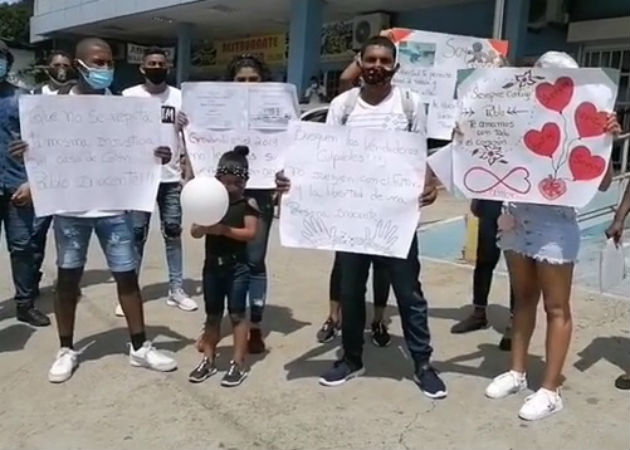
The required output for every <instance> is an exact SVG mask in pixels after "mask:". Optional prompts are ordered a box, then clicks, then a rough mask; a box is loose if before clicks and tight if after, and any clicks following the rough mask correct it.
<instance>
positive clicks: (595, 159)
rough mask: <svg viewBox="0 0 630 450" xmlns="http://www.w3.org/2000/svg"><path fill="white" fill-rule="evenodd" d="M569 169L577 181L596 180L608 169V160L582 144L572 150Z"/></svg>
mask: <svg viewBox="0 0 630 450" xmlns="http://www.w3.org/2000/svg"><path fill="white" fill-rule="evenodd" d="M569 169H571V173H572V174H573V179H574V180H575V181H588V180H594V179H595V178H597V177H598V176H600V175H601V174H603V173H604V170H606V160H605V159H604V158H602V157H601V156H597V155H593V154H592V153H591V151H590V150H589V149H588V148H587V147H584V146H582V145H581V146H579V147H575V148H574V149H573V150H571V155H570V156H569Z"/></svg>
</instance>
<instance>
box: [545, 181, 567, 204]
mask: <svg viewBox="0 0 630 450" xmlns="http://www.w3.org/2000/svg"><path fill="white" fill-rule="evenodd" d="M538 190H539V191H540V193H541V194H542V195H543V197H545V198H546V199H547V200H549V201H554V200H557V199H559V198H560V197H562V196H563V195H564V194H566V192H567V184H566V183H565V182H564V180H560V179H558V178H554V177H553V176H551V175H549V176H548V177H547V178H544V179H543V180H542V181H541V182H540V183H538Z"/></svg>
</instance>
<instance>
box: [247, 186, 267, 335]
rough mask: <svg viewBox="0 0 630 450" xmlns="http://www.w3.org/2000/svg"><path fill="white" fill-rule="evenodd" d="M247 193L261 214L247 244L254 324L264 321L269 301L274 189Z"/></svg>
mask: <svg viewBox="0 0 630 450" xmlns="http://www.w3.org/2000/svg"><path fill="white" fill-rule="evenodd" d="M246 195H247V196H248V197H251V198H253V199H255V200H256V202H257V203H258V207H259V208H260V211H261V215H260V220H259V221H258V233H257V234H256V238H255V239H254V240H253V241H251V242H250V243H249V244H248V245H247V259H248V262H247V263H248V265H249V310H250V313H249V314H250V321H251V322H252V323H254V324H258V323H260V322H262V318H263V313H264V310H265V303H267V266H266V264H265V258H266V257H267V245H268V244H269V231H270V230H271V223H272V222H273V191H269V190H253V191H247V193H246Z"/></svg>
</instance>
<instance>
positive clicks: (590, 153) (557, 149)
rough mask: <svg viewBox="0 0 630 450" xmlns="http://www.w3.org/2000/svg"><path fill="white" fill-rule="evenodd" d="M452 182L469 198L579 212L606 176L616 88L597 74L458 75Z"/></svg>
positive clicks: (489, 71) (548, 71) (496, 72)
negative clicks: (608, 124) (609, 123)
mask: <svg viewBox="0 0 630 450" xmlns="http://www.w3.org/2000/svg"><path fill="white" fill-rule="evenodd" d="M461 78H463V81H462V83H461V85H460V86H459V88H458V97H459V98H460V99H461V105H462V109H461V111H460V116H459V119H458V122H459V125H460V129H461V131H462V133H463V139H462V140H461V143H460V145H457V146H455V147H454V153H453V177H454V180H455V185H456V186H457V188H458V189H459V190H460V191H461V192H462V193H463V194H464V195H466V196H467V197H469V198H481V199H489V200H504V201H505V200H506V201H512V202H528V203H540V204H550V205H562V206H573V207H582V206H584V205H586V204H587V203H588V202H589V201H590V199H591V198H593V196H594V195H595V193H596V192H597V188H598V186H599V185H600V182H601V180H602V178H603V177H604V175H605V173H606V169H607V166H608V162H609V160H610V152H611V147H612V136H611V135H610V134H608V133H606V130H605V125H606V119H607V113H606V111H611V110H612V108H613V106H614V104H615V98H616V95H617V86H616V85H615V83H614V82H613V81H612V79H611V78H610V76H609V75H608V74H607V73H606V72H604V71H603V70H601V69H545V70H542V69H511V68H510V69H474V70H472V71H467V72H466V73H462V77H461Z"/></svg>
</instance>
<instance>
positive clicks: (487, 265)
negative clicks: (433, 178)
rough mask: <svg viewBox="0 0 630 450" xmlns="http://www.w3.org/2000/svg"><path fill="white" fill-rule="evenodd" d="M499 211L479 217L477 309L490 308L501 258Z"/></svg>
mask: <svg viewBox="0 0 630 450" xmlns="http://www.w3.org/2000/svg"><path fill="white" fill-rule="evenodd" d="M499 215H500V208H499V209H498V211H493V210H490V209H488V210H487V213H485V212H483V211H482V214H480V216H479V229H478V232H477V261H476V263H475V271H474V273H473V305H474V306H475V307H476V308H486V307H487V306H488V294H489V293H490V286H491V285H492V274H493V272H494V269H495V268H496V267H497V264H498V262H499V259H500V257H501V250H499V247H497V234H498V232H499V228H498V225H497V220H498V218H499ZM510 312H514V292H513V290H512V287H511V286H510Z"/></svg>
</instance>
